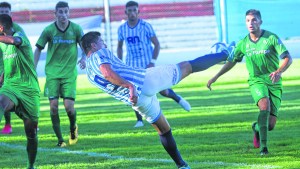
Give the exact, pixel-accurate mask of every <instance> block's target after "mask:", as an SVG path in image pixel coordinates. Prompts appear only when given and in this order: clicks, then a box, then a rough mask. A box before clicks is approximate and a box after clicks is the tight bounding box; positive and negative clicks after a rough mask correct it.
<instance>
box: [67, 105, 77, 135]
mask: <svg viewBox="0 0 300 169" xmlns="http://www.w3.org/2000/svg"><path fill="white" fill-rule="evenodd" d="M76 114H77V113H76V110H75V111H74V113H68V117H69V121H70V131H74V130H75V129H76Z"/></svg>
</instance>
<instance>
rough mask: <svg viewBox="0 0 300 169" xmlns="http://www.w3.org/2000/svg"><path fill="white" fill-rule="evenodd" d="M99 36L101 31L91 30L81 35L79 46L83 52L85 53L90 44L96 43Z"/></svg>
mask: <svg viewBox="0 0 300 169" xmlns="http://www.w3.org/2000/svg"><path fill="white" fill-rule="evenodd" d="M99 36H101V33H100V32H97V31H91V32H88V33H86V34H85V35H83V36H82V38H81V47H82V49H83V51H84V53H85V54H87V53H88V51H89V50H90V49H91V44H92V43H96V41H97V40H98V38H99Z"/></svg>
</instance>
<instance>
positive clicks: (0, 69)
mask: <svg viewBox="0 0 300 169" xmlns="http://www.w3.org/2000/svg"><path fill="white" fill-rule="evenodd" d="M13 29H14V31H15V32H22V33H23V34H24V35H25V32H24V30H23V29H22V28H21V26H20V25H18V24H16V23H14V22H13ZM3 70H4V66H3V59H2V53H1V51H0V74H2V73H3Z"/></svg>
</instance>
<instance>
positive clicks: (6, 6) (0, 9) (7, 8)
mask: <svg viewBox="0 0 300 169" xmlns="http://www.w3.org/2000/svg"><path fill="white" fill-rule="evenodd" d="M0 14H7V15H9V16H10V17H11V5H10V3H8V2H1V3H0ZM13 29H14V31H15V32H22V33H23V34H24V35H25V32H24V30H23V29H22V28H21V26H20V25H18V24H17V23H15V22H13ZM0 57H1V58H0V74H2V73H3V71H4V69H3V59H2V55H1V56H0ZM2 79H3V78H2ZM2 83H3V81H1V80H0V87H1V86H2ZM4 119H5V125H4V127H3V129H2V130H1V133H2V134H11V133H12V127H11V123H10V122H11V112H6V113H5V114H4Z"/></svg>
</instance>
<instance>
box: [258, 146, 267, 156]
mask: <svg viewBox="0 0 300 169" xmlns="http://www.w3.org/2000/svg"><path fill="white" fill-rule="evenodd" d="M267 154H269V151H268V148H267V147H264V148H263V149H262V150H261V151H260V155H261V156H265V155H267Z"/></svg>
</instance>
